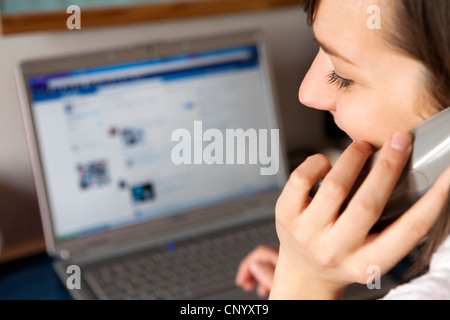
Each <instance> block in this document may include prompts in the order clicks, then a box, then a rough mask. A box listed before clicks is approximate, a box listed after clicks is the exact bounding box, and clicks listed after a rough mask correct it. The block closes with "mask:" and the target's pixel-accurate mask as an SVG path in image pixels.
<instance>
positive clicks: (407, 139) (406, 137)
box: [391, 132, 411, 151]
mask: <svg viewBox="0 0 450 320" xmlns="http://www.w3.org/2000/svg"><path fill="white" fill-rule="evenodd" d="M410 146H411V135H410V134H408V133H404V132H397V133H395V134H394V136H393V137H392V139H391V148H392V149H395V150H398V151H406V150H408V148H409V147H410Z"/></svg>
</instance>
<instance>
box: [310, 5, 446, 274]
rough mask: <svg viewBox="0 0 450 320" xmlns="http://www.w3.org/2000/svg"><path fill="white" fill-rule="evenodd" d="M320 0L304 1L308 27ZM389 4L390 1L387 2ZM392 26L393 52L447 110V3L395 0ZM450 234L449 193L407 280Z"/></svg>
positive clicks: (440, 107)
mask: <svg viewBox="0 0 450 320" xmlns="http://www.w3.org/2000/svg"><path fill="white" fill-rule="evenodd" d="M319 2H320V0H304V10H305V12H306V13H307V14H308V24H309V25H312V24H313V22H314V18H315V13H316V11H317V7H318V5H319ZM391 3H392V2H391ZM394 8H395V12H394V13H393V14H394V19H393V20H394V24H393V28H391V32H389V31H386V32H384V34H383V36H384V38H385V39H386V40H387V42H388V43H389V44H390V45H391V46H393V47H394V48H395V49H396V50H399V51H401V52H402V53H404V54H406V55H408V56H410V57H412V58H414V59H415V60H417V61H419V62H421V63H422V65H423V66H424V67H425V69H426V70H427V72H428V74H427V88H425V89H426V92H427V93H428V96H429V97H431V99H432V101H431V105H432V106H433V107H434V108H435V109H437V110H443V109H445V108H448V107H450V1H448V0H433V1H430V0H395V3H394ZM449 234H450V193H449V196H448V197H447V203H446V205H445V206H444V208H443V210H442V212H441V214H440V216H439V218H438V221H437V222H436V224H435V225H434V227H433V229H432V230H431V232H430V234H429V236H428V238H427V239H426V241H424V242H423V243H422V244H421V245H420V246H419V248H418V250H417V251H418V254H417V255H416V257H415V262H414V265H413V266H412V268H411V269H410V270H409V272H408V273H407V276H408V277H411V276H414V275H417V274H420V273H422V272H425V271H426V270H427V269H428V266H429V263H430V260H431V256H432V255H433V253H434V252H435V251H436V250H437V249H438V247H439V246H440V245H441V244H442V242H443V241H444V240H445V239H446V238H447V237H448V235H449Z"/></svg>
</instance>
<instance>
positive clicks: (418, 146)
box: [343, 107, 450, 232]
mask: <svg viewBox="0 0 450 320" xmlns="http://www.w3.org/2000/svg"><path fill="white" fill-rule="evenodd" d="M410 133H411V135H412V137H413V144H412V152H411V156H410V159H409V160H408V162H407V164H406V166H405V169H404V170H403V173H402V175H401V176H400V178H399V180H398V182H397V184H396V186H395V188H394V190H393V192H392V194H391V196H390V198H389V200H388V202H387V204H386V206H385V208H384V211H383V213H382V215H381V217H380V219H379V221H378V222H377V223H376V224H375V225H374V227H373V228H372V231H371V232H379V231H381V230H383V229H384V228H385V227H386V226H388V225H389V224H390V223H392V222H393V221H394V220H395V219H397V218H398V217H399V216H400V215H401V214H403V213H404V212H405V211H407V210H408V209H409V208H410V207H411V206H412V205H413V204H414V203H416V202H417V200H419V199H420V198H421V197H422V196H423V195H424V194H425V193H426V192H427V191H428V189H429V188H430V187H431V186H432V185H433V184H434V182H435V181H436V180H437V179H438V178H439V176H440V175H441V174H442V173H443V172H444V170H445V169H447V168H448V167H449V166H450V107H449V108H446V109H444V110H443V111H441V112H439V113H438V114H436V115H434V116H433V117H431V118H430V119H428V120H426V121H425V122H423V123H421V124H420V125H419V126H417V127H416V128H414V129H413V130H411V131H410ZM378 153H379V151H378V152H376V153H375V154H374V155H373V156H372V157H371V158H370V159H369V161H368V162H367V163H366V165H365V166H364V168H363V170H362V171H361V174H360V176H359V177H358V179H357V181H356V182H355V184H354V186H353V188H352V191H351V192H350V195H349V197H348V198H347V201H346V203H345V204H344V206H343V209H345V207H346V204H348V201H350V199H351V198H352V197H353V195H354V193H355V192H356V190H358V188H359V187H360V185H361V184H362V182H363V181H364V179H365V178H366V176H367V175H368V174H369V172H370V170H371V168H372V166H373V165H374V164H375V162H376V160H377V157H378ZM449 183H450V181H449Z"/></svg>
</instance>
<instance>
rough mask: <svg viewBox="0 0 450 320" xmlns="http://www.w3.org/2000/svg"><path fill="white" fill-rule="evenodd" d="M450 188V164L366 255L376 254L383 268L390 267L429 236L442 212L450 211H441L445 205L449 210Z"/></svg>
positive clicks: (375, 242) (386, 230) (374, 242)
mask: <svg viewBox="0 0 450 320" xmlns="http://www.w3.org/2000/svg"><path fill="white" fill-rule="evenodd" d="M449 189H450V167H449V168H448V169H447V170H446V171H445V172H444V173H443V174H442V175H441V176H440V178H439V179H438V180H437V181H436V183H435V184H434V185H433V187H432V188H431V189H430V190H429V191H428V192H427V193H426V194H425V195H424V196H423V197H422V198H421V199H420V200H419V201H418V202H417V203H416V204H415V205H414V206H413V207H411V208H410V209H409V210H408V211H407V212H406V213H404V214H403V215H402V216H401V217H400V218H398V219H397V220H396V221H395V222H393V223H392V224H391V225H390V226H389V227H388V228H386V229H385V230H384V231H383V232H382V233H381V234H380V235H379V236H378V237H377V238H376V239H375V240H374V241H373V242H372V243H371V245H370V246H369V247H368V251H367V254H366V255H367V256H369V257H377V261H379V263H380V268H381V269H382V270H389V269H391V268H392V267H393V266H394V265H395V263H396V262H397V261H400V260H401V259H402V258H403V257H405V256H406V255H407V254H408V253H409V252H411V251H412V250H413V249H414V248H415V247H416V246H417V245H418V244H419V243H420V242H421V241H422V240H423V239H424V238H425V237H426V236H427V235H428V233H429V232H430V230H431V228H432V227H433V226H434V224H435V223H436V221H437V219H438V218H439V215H440V214H447V215H448V214H450V212H443V211H442V209H443V208H444V207H445V205H447V207H446V208H447V209H448V205H449V204H448V202H449V201H450V199H449V196H450V190H449ZM386 248H389V250H386ZM380 253H382V254H380Z"/></svg>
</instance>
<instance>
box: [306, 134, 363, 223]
mask: <svg viewBox="0 0 450 320" xmlns="http://www.w3.org/2000/svg"><path fill="white" fill-rule="evenodd" d="M371 154H372V147H371V146H370V144H368V143H367V142H362V141H361V142H354V143H352V144H351V145H350V146H349V147H348V148H347V149H346V150H345V151H344V152H343V153H342V155H341V156H340V157H339V160H338V161H337V163H336V164H335V166H334V167H333V169H332V170H331V171H330V172H329V173H328V174H327V176H326V177H325V179H324V181H323V182H322V184H321V186H320V188H319V190H318V192H317V193H316V195H315V196H314V199H312V201H311V204H310V205H309V210H308V212H305V215H304V217H302V219H305V221H306V220H307V222H306V223H309V224H310V225H311V226H313V227H318V228H320V227H325V226H328V225H329V224H330V223H332V222H334V221H335V220H336V218H337V215H338V213H339V211H340V208H341V206H342V204H343V202H344V200H345V199H346V198H347V195H348V194H349V192H350V190H351V188H352V186H353V184H354V183H355V180H356V179H357V177H358V175H359V173H360V171H361V169H362V168H363V167H364V164H365V163H366V161H367V159H368V158H369V156H370V155H371Z"/></svg>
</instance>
